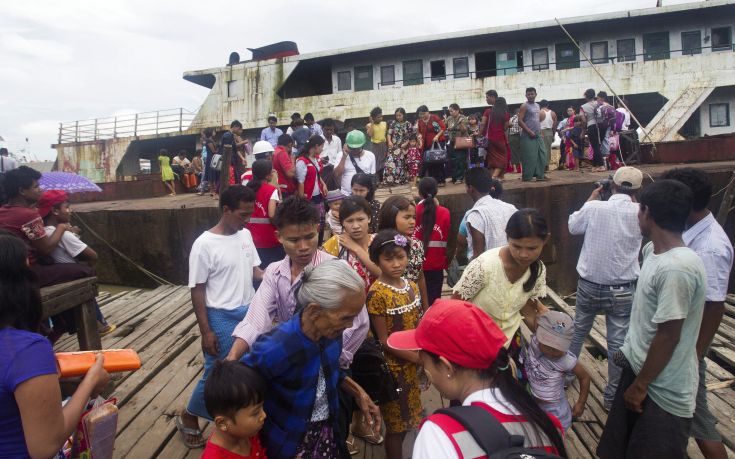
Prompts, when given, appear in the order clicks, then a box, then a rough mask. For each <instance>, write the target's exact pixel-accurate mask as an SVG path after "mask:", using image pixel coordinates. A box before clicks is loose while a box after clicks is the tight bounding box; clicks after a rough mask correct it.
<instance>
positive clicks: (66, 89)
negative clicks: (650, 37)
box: [0, 0, 685, 159]
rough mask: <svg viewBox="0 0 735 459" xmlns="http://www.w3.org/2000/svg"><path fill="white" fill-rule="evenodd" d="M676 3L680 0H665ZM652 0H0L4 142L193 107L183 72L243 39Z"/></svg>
mask: <svg viewBox="0 0 735 459" xmlns="http://www.w3.org/2000/svg"><path fill="white" fill-rule="evenodd" d="M673 3H685V1H682V0H664V5H669V4H673ZM455 5H464V6H463V7H456V6H455ZM470 5H472V9H470V8H469V6H470ZM500 5H502V6H500ZM510 5H518V8H517V9H512V8H509V6H510ZM655 5H656V1H655V0H617V1H614V2H613V1H609V2H600V1H592V0H552V1H549V0H525V1H521V2H515V3H514V2H499V1H492V2H491V1H468V2H461V3H453V2H451V1H447V0H442V1H439V0H422V1H421V2H414V1H395V0H394V1H390V2H387V1H382V0H372V1H369V2H352V1H344V0H343V1H336V0H315V1H311V2H304V1H290V2H286V1H281V0H273V1H269V2H260V1H258V2H251V1H247V0H245V1H219V0H213V1H205V2H193V1H186V0H178V1H169V0H165V1H159V0H128V1H125V0H104V1H99V0H96V1H95V0H64V1H59V0H27V1H18V0H0V107H2V110H1V111H0V136H2V138H4V142H3V141H0V146H7V147H8V148H9V149H10V150H11V151H13V152H16V153H17V152H19V151H20V150H21V149H23V148H27V150H28V151H30V152H31V153H32V154H33V155H35V156H36V157H38V158H39V159H53V158H55V156H56V154H55V151H54V150H53V149H52V148H51V147H50V145H51V144H52V143H55V141H56V136H57V134H58V123H59V122H60V121H74V120H81V119H92V118H100V117H106V116H111V115H115V114H125V113H136V112H143V111H155V110H163V109H168V108H177V107H184V108H188V109H190V110H196V109H197V108H198V107H199V105H200V104H201V103H202V101H203V100H204V98H205V97H206V95H207V93H208V91H209V90H208V89H206V88H203V87H201V86H197V85H195V84H193V83H189V82H187V81H185V80H183V79H182V73H183V72H184V71H186V70H195V69H202V68H210V67H216V66H220V65H223V64H225V63H226V61H227V57H228V55H229V53H230V52H231V51H238V52H239V53H240V55H241V57H242V59H249V58H250V52H249V51H247V49H246V48H248V47H258V46H262V45H265V44H269V43H273V42H277V41H283V40H291V41H295V42H296V43H297V44H298V46H299V50H300V51H301V52H302V53H307V52H313V51H321V50H328V49H333V48H338V47H345V46H352V45H358V44H365V43H372V42H377V41H386V40H393V39H400V38H406V37H414V36H423V35H432V34H437V33H445V32H451V31H455V30H464V29H474V28H480V27H490V26H498V25H507V24H517V23H524V22H532V21H538V20H545V19H553V18H554V17H560V18H561V17H572V16H580V15H583V14H594V13H602V12H611V11H620V10H626V9H638V8H647V7H653V6H655ZM26 138H27V139H28V142H27V143H26V140H25V139H26Z"/></svg>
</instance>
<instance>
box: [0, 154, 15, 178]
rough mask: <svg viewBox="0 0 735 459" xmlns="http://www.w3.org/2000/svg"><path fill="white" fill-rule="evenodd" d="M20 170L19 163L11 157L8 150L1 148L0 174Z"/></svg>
mask: <svg viewBox="0 0 735 459" xmlns="http://www.w3.org/2000/svg"><path fill="white" fill-rule="evenodd" d="M17 168H18V161H16V160H15V159H14V158H11V157H10V153H9V152H8V149H7V148H0V174H2V173H4V172H9V171H12V170H13V169H17Z"/></svg>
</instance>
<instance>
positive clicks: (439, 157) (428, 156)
mask: <svg viewBox="0 0 735 459" xmlns="http://www.w3.org/2000/svg"><path fill="white" fill-rule="evenodd" d="M424 162H426V163H427V164H443V163H446V162H447V149H446V148H444V147H442V146H441V145H439V144H438V143H437V142H434V143H432V144H431V148H429V149H428V150H426V151H425V152H424Z"/></svg>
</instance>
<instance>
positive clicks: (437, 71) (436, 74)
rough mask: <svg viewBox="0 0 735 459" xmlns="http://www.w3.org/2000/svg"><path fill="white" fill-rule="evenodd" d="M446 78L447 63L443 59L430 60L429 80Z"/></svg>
mask: <svg viewBox="0 0 735 459" xmlns="http://www.w3.org/2000/svg"><path fill="white" fill-rule="evenodd" d="M446 78H447V64H446V62H445V61H444V59H442V60H440V61H431V81H438V80H445V79H446Z"/></svg>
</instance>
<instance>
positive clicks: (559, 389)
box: [522, 311, 590, 430]
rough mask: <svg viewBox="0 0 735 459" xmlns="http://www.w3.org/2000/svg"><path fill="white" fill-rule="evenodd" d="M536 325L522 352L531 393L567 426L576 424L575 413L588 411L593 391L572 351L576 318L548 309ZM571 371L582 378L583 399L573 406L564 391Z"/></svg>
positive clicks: (588, 377)
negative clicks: (573, 420) (567, 375)
mask: <svg viewBox="0 0 735 459" xmlns="http://www.w3.org/2000/svg"><path fill="white" fill-rule="evenodd" d="M532 328H535V330H534V331H535V334H534V335H533V337H532V338H531V342H530V343H529V344H528V346H526V347H525V348H524V352H523V355H522V360H523V365H524V368H525V370H526V375H527V376H528V382H529V385H530V389H531V395H533V397H534V398H535V399H536V401H537V402H538V404H539V406H540V407H541V408H542V409H543V410H545V411H546V412H547V413H549V414H553V415H554V416H556V417H557V418H558V419H559V421H560V422H561V425H562V426H563V427H564V430H567V429H569V427H570V426H571V425H572V417H579V416H581V415H582V413H583V412H584V406H585V403H587V396H588V395H589V391H590V375H589V374H588V373H587V370H585V369H584V367H583V366H582V365H581V364H580V363H579V362H577V357H575V356H574V354H572V353H571V352H569V345H570V344H571V341H572V336H573V334H574V321H573V320H572V318H571V317H569V316H568V315H567V314H564V313H563V312H559V311H548V312H546V313H544V314H541V315H540V316H538V317H537V318H536V324H535V327H532ZM570 372H571V373H574V375H575V376H576V377H577V379H578V380H579V399H578V400H577V403H575V404H574V408H571V407H570V406H569V402H568V401H567V397H566V393H565V392H564V374H565V373H570Z"/></svg>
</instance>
